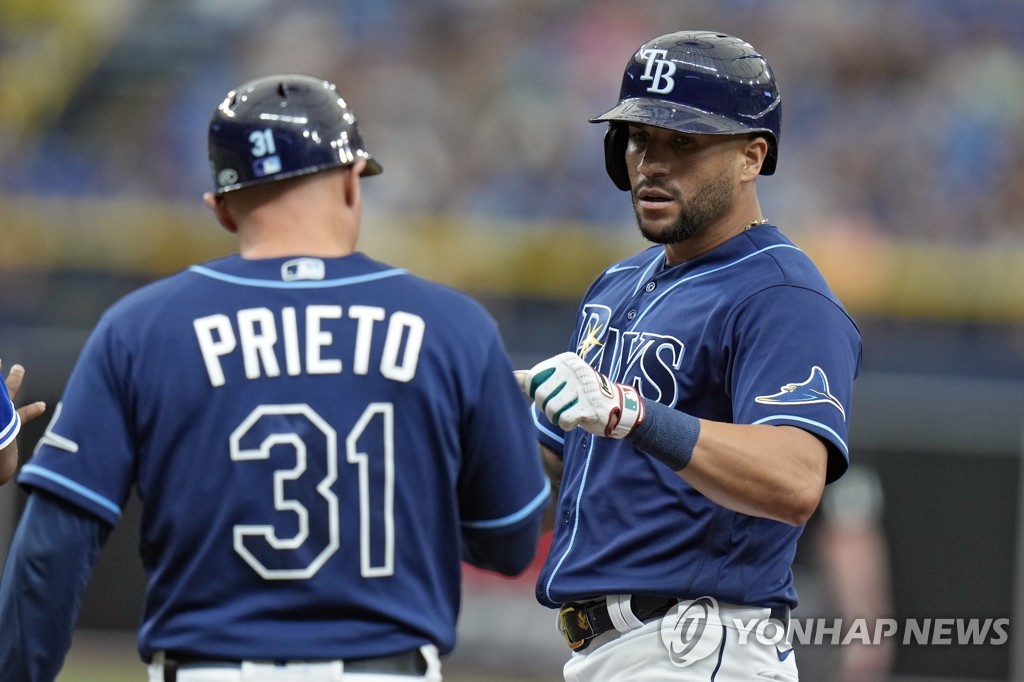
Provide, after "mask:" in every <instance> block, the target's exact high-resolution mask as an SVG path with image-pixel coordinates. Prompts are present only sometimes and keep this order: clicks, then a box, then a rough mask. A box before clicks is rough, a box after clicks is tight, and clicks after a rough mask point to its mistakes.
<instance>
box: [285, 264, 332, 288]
mask: <svg viewBox="0 0 1024 682" xmlns="http://www.w3.org/2000/svg"><path fill="white" fill-rule="evenodd" d="M326 274H327V270H326V267H325V266H324V262H323V261H322V260H320V259H319V258H296V259H295V260H290V261H288V262H287V263H285V264H284V265H282V266H281V279H282V280H283V281H285V282H294V281H296V280H310V279H312V280H322V279H323V278H324V277H325V276H326Z"/></svg>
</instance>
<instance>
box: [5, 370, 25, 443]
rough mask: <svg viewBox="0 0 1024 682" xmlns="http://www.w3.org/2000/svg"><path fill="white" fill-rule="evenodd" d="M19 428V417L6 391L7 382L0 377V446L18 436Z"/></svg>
mask: <svg viewBox="0 0 1024 682" xmlns="http://www.w3.org/2000/svg"><path fill="white" fill-rule="evenodd" d="M20 430H21V419H20V418H19V417H18V411H17V410H16V409H14V403H13V402H11V396H10V395H8V393H7V384H6V383H5V382H4V381H3V378H2V377H0V448H3V447H7V446H8V445H10V443H11V441H13V440H14V439H15V438H17V437H18V431H20Z"/></svg>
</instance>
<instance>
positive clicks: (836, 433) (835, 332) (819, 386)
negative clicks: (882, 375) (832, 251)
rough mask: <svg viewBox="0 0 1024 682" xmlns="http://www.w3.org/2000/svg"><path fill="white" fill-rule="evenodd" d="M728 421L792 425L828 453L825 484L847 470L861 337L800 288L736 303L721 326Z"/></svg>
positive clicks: (836, 311)
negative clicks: (729, 396) (728, 320)
mask: <svg viewBox="0 0 1024 682" xmlns="http://www.w3.org/2000/svg"><path fill="white" fill-rule="evenodd" d="M725 335H726V338H725V339H723V344H724V348H725V349H726V351H727V353H728V354H729V357H730V358H731V359H732V360H731V363H730V366H729V370H730V376H729V377H728V386H729V389H730V390H731V391H732V405H733V421H735V422H736V423H738V424H770V425H789V426H796V427H798V428H801V429H804V430H806V431H809V432H811V433H813V434H815V435H816V436H818V437H819V438H821V439H822V440H823V441H824V442H825V443H826V445H827V446H828V449H829V463H828V473H827V476H826V480H827V481H829V482H831V481H833V480H835V479H837V478H839V476H841V475H842V473H843V472H844V471H845V470H846V467H847V466H848V464H849V459H850V452H849V445H848V439H847V437H848V431H849V423H850V412H851V399H852V393H853V381H854V378H855V377H856V376H857V373H858V371H859V369H860V360H861V344H860V333H859V331H858V330H857V327H856V325H855V324H854V322H853V321H852V320H851V319H850V317H849V316H848V315H847V314H846V312H845V311H844V310H843V309H842V307H841V306H839V305H838V304H837V303H836V302H835V301H834V300H832V299H831V298H829V297H828V296H825V295H823V294H822V293H820V292H818V291H814V290H812V289H808V288H803V287H799V286H775V287H769V288H767V289H764V290H762V291H760V292H758V293H756V294H754V295H753V296H751V297H749V298H747V299H746V300H744V301H743V302H741V303H740V304H739V305H738V307H737V309H736V311H735V314H734V316H733V319H732V321H731V324H730V325H727V326H726V331H725Z"/></svg>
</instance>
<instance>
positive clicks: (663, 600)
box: [558, 594, 789, 651]
mask: <svg viewBox="0 0 1024 682" xmlns="http://www.w3.org/2000/svg"><path fill="white" fill-rule="evenodd" d="M678 603H679V600H678V599H676V598H674V597H659V596H655V595H646V594H634V595H632V596H631V597H630V599H629V609H630V611H632V612H633V615H634V616H636V617H637V619H638V620H640V621H644V622H646V621H649V620H654V619H655V618H661V617H662V616H664V615H665V614H666V613H668V612H669V611H670V610H671V609H672V607H673V606H675V605H676V604H678ZM769 617H770V618H772V619H775V620H779V621H781V622H782V624H783V626H784V627H788V626H789V607H786V606H775V607H772V609H771V615H770V616H769ZM558 624H559V628H560V629H561V631H562V634H563V635H564V636H565V642H566V644H568V645H569V648H570V649H572V650H573V651H582V650H583V649H586V648H587V646H588V645H589V644H590V641H591V640H592V639H594V638H595V637H597V636H598V635H600V634H603V633H605V632H608V631H609V630H614V629H615V624H614V623H612V617H611V615H610V614H609V613H608V602H607V601H606V600H604V599H597V600H595V601H589V602H583V603H578V602H570V603H568V604H563V605H562V608H561V610H559V612H558Z"/></svg>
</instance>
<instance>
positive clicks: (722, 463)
mask: <svg viewBox="0 0 1024 682" xmlns="http://www.w3.org/2000/svg"><path fill="white" fill-rule="evenodd" d="M827 461H828V453H827V451H826V449H825V445H824V444H823V443H822V442H821V441H820V440H819V439H818V438H817V437H815V436H814V435H812V434H810V433H808V432H806V431H803V430H802V429H798V428H796V427H792V426H765V425H750V424H727V423H723V422H714V421H707V420H701V431H700V438H699V439H698V440H697V444H696V447H695V448H694V450H693V455H692V457H691V458H690V462H689V464H688V465H687V466H686V467H685V468H684V469H682V470H681V471H680V472H679V475H680V476H682V477H683V478H684V479H686V481H687V482H689V483H690V485H692V486H693V487H694V488H696V489H697V490H699V491H700V492H701V493H703V494H704V495H705V496H706V497H708V498H709V499H711V500H713V501H715V502H717V503H718V504H721V505H722V506H724V507H728V508H729V509H733V510H735V511H738V512H742V513H744V514H749V515H751V516H760V517H764V518H769V519H774V520H776V521H782V522H784V523H789V524H791V525H800V524H803V523H805V522H806V521H807V519H808V518H810V516H811V514H812V513H814V510H815V509H816V508H817V506H818V503H819V502H820V501H821V494H822V491H823V490H824V487H825V467H826V464H827Z"/></svg>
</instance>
